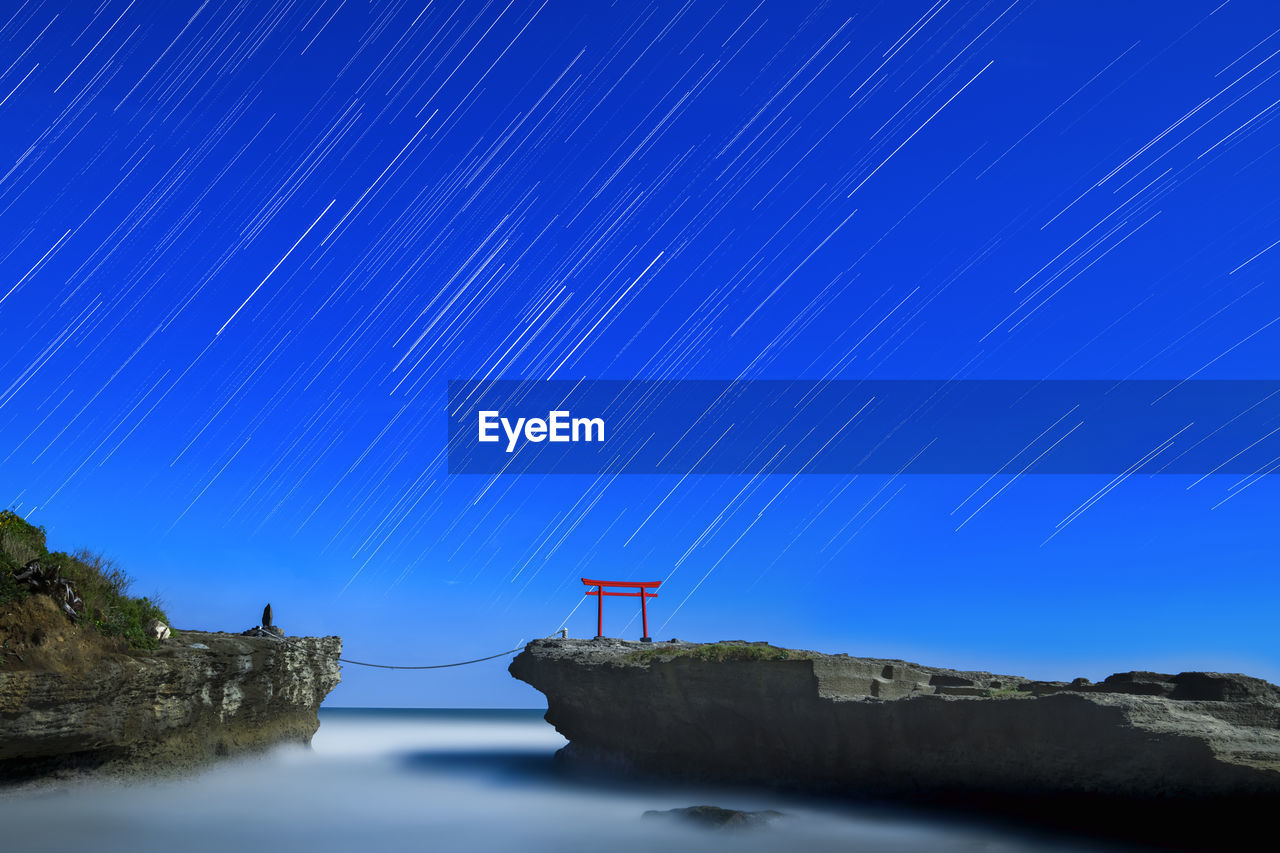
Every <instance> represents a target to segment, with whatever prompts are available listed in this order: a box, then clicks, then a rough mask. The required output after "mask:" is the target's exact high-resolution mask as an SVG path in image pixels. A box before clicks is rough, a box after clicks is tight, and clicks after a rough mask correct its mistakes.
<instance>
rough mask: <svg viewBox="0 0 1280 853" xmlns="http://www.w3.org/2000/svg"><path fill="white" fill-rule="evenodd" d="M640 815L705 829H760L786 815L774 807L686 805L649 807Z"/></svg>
mask: <svg viewBox="0 0 1280 853" xmlns="http://www.w3.org/2000/svg"><path fill="white" fill-rule="evenodd" d="M642 817H645V818H658V819H663V820H672V821H679V822H681V823H685V824H693V825H694V826H700V827H703V828H705V829H761V828H763V827H767V826H768V825H769V824H771V823H773V822H774V821H776V820H778V819H779V818H782V817H786V815H784V814H783V813H782V812H780V811H777V810H775V809H764V810H763V811H758V812H747V811H740V810H738V809H722V808H720V807H719V806H688V807H686V808H683V809H667V810H665V811H658V810H657V809H650V810H649V811H647V812H645V813H644V815H642Z"/></svg>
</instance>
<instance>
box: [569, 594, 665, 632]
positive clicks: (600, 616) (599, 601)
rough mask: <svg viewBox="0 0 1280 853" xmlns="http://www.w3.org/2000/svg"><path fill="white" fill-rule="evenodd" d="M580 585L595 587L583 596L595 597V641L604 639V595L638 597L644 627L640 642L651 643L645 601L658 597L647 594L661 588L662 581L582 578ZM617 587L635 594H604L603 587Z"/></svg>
mask: <svg viewBox="0 0 1280 853" xmlns="http://www.w3.org/2000/svg"><path fill="white" fill-rule="evenodd" d="M582 583H583V584H585V585H586V586H594V587H595V589H589V590H587V591H586V592H585V593H583V595H594V596H596V639H603V638H604V597H605V596H606V595H617V596H621V597H623V598H637V597H638V598H639V599H640V621H641V622H642V623H643V627H644V636H643V637H641V638H640V640H641V642H645V643H651V642H653V640H652V639H650V637H649V612H648V610H647V609H646V608H645V599H647V598H657V597H658V594H657V593H656V592H649V590H650V589H657V588H658V587H660V586H662V581H593V580H591V579H590V578H583V579H582ZM619 586H620V587H625V588H627V589H634V590H635V592H605V587H619Z"/></svg>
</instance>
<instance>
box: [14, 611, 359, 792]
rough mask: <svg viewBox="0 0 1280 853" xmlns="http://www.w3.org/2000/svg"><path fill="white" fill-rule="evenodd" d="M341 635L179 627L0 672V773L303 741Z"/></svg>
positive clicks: (127, 766) (30, 775)
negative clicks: (85, 660)
mask: <svg viewBox="0 0 1280 853" xmlns="http://www.w3.org/2000/svg"><path fill="white" fill-rule="evenodd" d="M341 652H342V638H341V637H290V638H288V641H287V642H281V641H280V640H278V639H272V638H267V637H244V636H240V635H236V634H224V633H206V632H202V631H181V632H175V635H174V637H173V638H171V639H168V640H166V641H164V642H163V643H162V644H161V646H160V648H159V649H158V650H156V651H152V652H145V651H144V652H134V653H130V654H110V655H105V656H102V657H100V658H98V659H96V660H94V661H92V663H91V664H90V665H78V666H74V667H68V668H67V669H65V670H58V669H55V668H40V669H12V668H6V669H2V670H0V782H20V781H27V780H32V779H40V778H47V777H51V776H54V777H56V776H67V775H78V774H80V773H83V772H85V771H107V772H122V773H131V772H137V771H145V772H147V773H154V772H159V771H174V770H182V769H185V768H189V767H191V766H193V765H196V764H200V763H203V762H205V761H208V760H210V759H213V758H216V757H220V756H227V755H232V754H236V753H242V752H250V751H257V750H262V749H265V748H267V747H270V746H272V745H275V744H279V743H290V742H292V743H300V744H308V743H310V741H311V737H312V735H314V734H315V732H316V729H318V728H319V726H320V721H319V716H318V714H317V711H318V709H319V707H320V703H321V702H322V701H323V700H324V697H325V696H326V695H327V694H328V693H329V691H331V690H332V689H333V688H334V687H335V686H336V685H337V684H338V682H339V680H340V672H339V666H338V662H337V660H336V659H337V657H338V656H339V655H340V654H341Z"/></svg>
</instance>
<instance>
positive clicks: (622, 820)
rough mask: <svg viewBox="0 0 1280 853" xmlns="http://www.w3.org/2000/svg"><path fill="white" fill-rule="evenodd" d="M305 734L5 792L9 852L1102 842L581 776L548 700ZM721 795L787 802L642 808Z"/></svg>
mask: <svg viewBox="0 0 1280 853" xmlns="http://www.w3.org/2000/svg"><path fill="white" fill-rule="evenodd" d="M320 718H321V726H320V731H319V733H317V735H316V737H315V741H314V744H313V748H312V749H309V750H308V749H304V748H301V747H290V748H281V749H277V750H274V751H273V752H271V753H269V754H267V755H265V756H260V757H256V758H252V759H245V760H238V761H229V762H224V763H221V764H218V765H216V766H214V767H212V768H210V769H208V770H206V771H205V772H202V773H199V774H197V775H193V776H189V777H184V778H180V779H167V780H161V781H156V782H139V783H131V784H128V785H121V784H119V783H114V784H112V783H104V782H92V783H79V784H75V785H71V786H64V787H61V788H57V789H44V790H41V789H35V790H29V791H23V792H17V793H11V794H9V795H6V796H0V849H3V850H5V851H46V850H48V851H55V850H56V851H63V850H65V851H76V852H77V853H83V851H86V850H92V851H95V853H109V851H117V850H118V851H130V853H136V851H149V850H165V851H219V853H241V851H245V853H247V851H249V850H255V851H273V852H274V851H294V850H297V851H358V853H375V851H378V853H380V851H398V850H413V851H424V850H443V851H451V850H458V851H505V850H511V851H522V853H523V851H544V850H545V851H556V853H576V851H591V853H600V851H606V853H630V851H636V853H639V851H644V853H676V851H721V850H723V851H729V850H733V851H774V850H788V851H790V850H803V851H806V853H808V851H814V853H818V851H842V853H853V851H859V852H861V851H917V850H921V851H923V850H928V851H953V850H966V851H969V850H989V851H1023V850H1035V851H1046V850H1072V849H1075V850H1080V849H1094V850H1096V849H1097V846H1096V845H1087V847H1086V845H1084V844H1080V843H1074V844H1073V843H1067V842H1061V843H1060V842H1057V841H1054V840H1053V839H1044V838H1030V837H1027V836H1024V835H1015V834H1013V833H1010V832H1007V831H1005V830H1003V829H997V828H993V827H989V826H984V825H979V824H957V823H942V822H937V821H932V820H928V819H926V818H923V817H920V816H915V815H907V814H903V813H901V812H897V813H885V812H878V811H874V810H869V809H863V810H859V809H856V808H851V807H842V806H838V805H833V804H822V803H815V802H812V801H806V800H802V799H798V798H789V797H785V796H782V795H771V794H767V793H760V792H743V791H717V790H713V789H708V788H691V787H676V786H669V785H656V784H654V785H613V784H605V783H601V782H585V781H581V780H578V781H575V780H573V779H570V778H565V777H564V776H562V775H560V774H557V773H556V772H554V769H553V767H552V761H551V756H552V754H553V753H554V752H555V751H556V750H557V749H559V748H560V747H561V746H563V745H564V740H563V738H561V737H560V736H559V735H558V734H556V732H555V730H553V729H552V728H551V727H550V726H548V725H547V724H546V723H545V722H544V721H543V720H542V712H541V711H494V710H488V711H483V710H482V711H444V710H410V711H400V710H354V709H350V710H348V709H326V710H323V711H321V713H320ZM704 803H705V804H712V805H718V806H723V807H726V808H742V809H765V808H773V809H778V810H779V811H783V812H786V813H787V814H788V815H790V818H789V819H788V820H786V821H784V822H782V823H779V824H776V825H773V826H770V827H767V828H765V829H762V830H756V831H751V832H725V831H709V830H705V829H699V828H693V827H685V826H679V825H670V824H668V823H667V822H665V821H654V820H645V819H642V818H641V814H642V813H643V812H644V811H646V810H648V809H670V808H678V807H682V806H689V805H698V804H704Z"/></svg>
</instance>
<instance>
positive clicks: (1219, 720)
mask: <svg viewBox="0 0 1280 853" xmlns="http://www.w3.org/2000/svg"><path fill="white" fill-rule="evenodd" d="M510 672H511V674H512V675H513V676H515V677H516V678H519V679H521V680H522V681H526V682H528V683H529V684H531V685H533V686H534V687H536V688H537V689H538V690H540V691H542V692H543V693H544V694H546V697H547V715H546V718H547V721H548V722H549V723H551V724H552V725H554V726H555V727H556V729H557V730H558V731H559V732H560V733H561V734H562V735H564V736H565V737H566V738H567V739H568V740H569V744H568V746H566V747H565V748H564V750H563V751H562V754H561V757H562V758H563V759H566V760H569V761H571V762H575V763H579V764H581V763H588V764H594V765H596V766H602V765H603V766H609V767H614V768H618V767H621V768H625V769H629V770H634V771H640V772H645V773H657V774H667V775H677V776H680V777H683V778H693V779H701V780H731V781H738V782H761V783H768V784H783V785H788V786H800V787H803V788H808V789H823V790H836V791H840V792H847V793H856V794H865V795H870V796H874V797H889V798H895V799H903V798H905V799H907V800H909V801H912V802H923V801H928V802H944V803H945V802H950V803H962V804H966V805H971V804H978V805H983V806H990V805H993V804H994V805H995V806H997V808H998V809H1004V810H1006V811H1025V810H1030V809H1033V808H1037V809H1039V808H1041V807H1044V806H1046V805H1047V806H1051V807H1053V808H1057V809H1058V810H1059V811H1060V812H1062V813H1063V814H1060V815H1059V816H1060V817H1064V816H1065V819H1066V820H1067V821H1069V822H1070V821H1076V822H1078V823H1086V822H1088V821H1090V820H1093V819H1095V818H1097V817H1098V816H1099V815H1101V814H1102V812H1101V811H1100V810H1099V809H1100V804H1108V806H1109V807H1110V811H1108V812H1107V814H1106V819H1107V820H1112V819H1117V820H1133V821H1138V822H1139V823H1142V824H1143V829H1144V832H1145V834H1144V833H1142V832H1140V833H1138V837H1142V838H1145V839H1150V838H1153V837H1154V836H1156V835H1159V836H1160V838H1161V839H1163V840H1165V841H1167V840H1169V838H1170V837H1174V838H1176V839H1181V840H1186V839H1187V838H1189V837H1190V836H1189V835H1187V834H1186V827H1185V826H1184V825H1183V824H1185V823H1187V822H1188V821H1192V820H1199V817H1205V818H1206V819H1208V817H1209V812H1207V811H1204V810H1203V809H1202V808H1201V807H1204V806H1206V804H1212V805H1213V806H1214V811H1213V814H1214V815H1219V814H1222V813H1224V812H1223V809H1224V808H1225V809H1226V811H1228V812H1233V813H1247V815H1246V816H1255V817H1256V816H1257V815H1259V814H1264V813H1265V814H1269V813H1270V810H1271V809H1272V808H1274V806H1276V805H1280V798H1278V795H1280V688H1277V687H1276V686H1275V685H1273V684H1269V683H1268V682H1266V681H1263V680H1261V679H1257V678H1250V677H1248V676H1244V675H1222V674H1217V673H1198V672H1192V673H1182V674H1179V675H1166V674H1160V673H1149V672H1131V673H1122V674H1118V675H1113V676H1111V677H1110V678H1108V679H1106V680H1105V681H1103V682H1101V683H1098V684H1094V683H1091V682H1089V681H1087V680H1086V679H1077V680H1076V681H1074V682H1070V683H1066V682H1035V681H1030V680H1028V679H1025V678H1020V677H1017V676H1007V675H993V674H991V673H987V672H960V671H955V670H949V669H941V668H936V667H927V666H921V665H919V664H914V663H908V662H906V661H900V660H876V659H869V658H855V657H848V656H846V655H824V654H818V653H814V652H800V651H794V650H782V649H777V648H774V647H771V646H768V645H765V644H747V643H735V642H730V643H719V644H714V645H696V644H690V643H680V642H672V643H656V644H652V645H648V644H641V643H628V642H622V641H617V640H602V641H601V640H562V639H552V640H537V641H534V642H532V643H530V644H529V645H528V646H527V647H526V648H525V650H524V651H523V652H522V653H521V654H520V655H519V656H517V657H516V658H515V660H514V661H513V662H512V664H511V666H510ZM1117 803H1120V804H1122V805H1121V806H1120V807H1119V811H1117V809H1116V804H1117ZM1197 809H1201V811H1200V812H1199V813H1197V811H1196V810H1197ZM1197 814H1198V815H1199V817H1197ZM1236 816H1237V817H1238V816H1239V814H1236ZM1233 819H1234V818H1233ZM1148 820H1158V821H1161V822H1162V825H1161V826H1160V827H1158V828H1157V827H1152V826H1151V825H1150V824H1149V823H1146V821H1148ZM1201 824H1204V828H1206V829H1209V828H1210V826H1209V824H1207V823H1204V822H1203V821H1201V823H1196V824H1195V826H1197V827H1198V826H1201ZM1234 826H1235V824H1227V825H1226V826H1225V827H1224V829H1230V828H1232V827H1234ZM1157 829H1158V830H1159V831H1158V832H1157V831H1156V830H1157ZM1121 834H1123V833H1121ZM1175 846H1176V845H1175Z"/></svg>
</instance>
